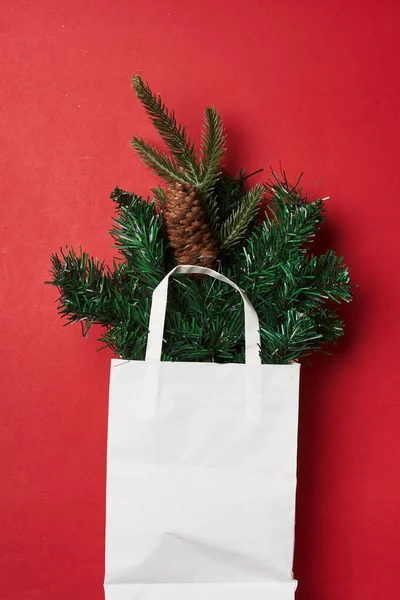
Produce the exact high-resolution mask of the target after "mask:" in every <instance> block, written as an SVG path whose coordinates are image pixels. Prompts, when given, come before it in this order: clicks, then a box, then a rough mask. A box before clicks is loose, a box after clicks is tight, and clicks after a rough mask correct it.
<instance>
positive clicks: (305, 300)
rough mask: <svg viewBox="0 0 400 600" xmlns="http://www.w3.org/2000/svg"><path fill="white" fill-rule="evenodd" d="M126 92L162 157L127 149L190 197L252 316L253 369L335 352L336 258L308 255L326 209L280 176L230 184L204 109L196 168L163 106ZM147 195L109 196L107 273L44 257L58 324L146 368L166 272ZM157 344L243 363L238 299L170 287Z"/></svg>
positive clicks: (157, 218)
mask: <svg viewBox="0 0 400 600" xmlns="http://www.w3.org/2000/svg"><path fill="white" fill-rule="evenodd" d="M133 87H134V90H135V92H136V94H137V96H138V98H139V100H140V101H141V102H142V104H143V105H144V108H145V110H146V112H147V114H148V115H149V117H150V118H151V120H152V121H153V123H154V125H155V127H156V128H157V130H158V132H159V133H160V135H161V137H162V139H163V140H164V142H165V144H166V146H167V148H168V150H169V151H170V153H171V156H168V155H166V154H162V153H161V152H160V151H158V150H157V149H155V148H154V147H153V146H152V145H150V144H147V142H144V141H143V140H141V138H134V139H133V141H132V145H133V147H134V149H135V150H136V152H137V153H138V155H139V156H140V157H141V158H142V159H143V160H144V161H145V163H146V164H147V165H149V166H150V167H151V168H152V169H153V170H154V171H155V172H157V173H158V174H159V175H160V176H161V177H162V178H163V179H164V181H166V182H167V183H176V182H182V183H188V184H191V185H195V186H197V189H198V190H200V191H199V193H200V195H201V198H202V200H203V201H204V205H205V206H206V207H207V208H208V213H209V215H210V221H211V224H212V226H213V228H214V232H215V234H216V237H217V239H218V241H219V246H220V261H219V264H218V269H219V270H220V271H221V272H223V273H224V274H225V275H226V276H227V277H229V278H231V279H232V280H233V281H234V282H235V283H237V284H238V285H239V286H240V287H241V288H242V289H243V290H244V291H245V293H246V294H247V295H248V297H249V299H250V300H251V302H252V303H253V305H254V307H255V309H256V311H257V313H258V315H259V319H260V334H261V342H262V348H261V357H262V360H263V362H264V363H283V364H285V363H289V362H291V361H293V360H298V359H299V358H302V357H304V356H308V355H309V354H310V353H311V352H313V351H318V350H321V349H323V348H324V346H325V344H330V343H335V342H336V341H337V339H338V338H339V337H340V336H341V335H342V333H343V322H342V321H341V320H340V318H339V317H338V314H337V308H336V306H337V305H338V304H339V303H341V302H349V301H350V300H351V298H352V286H351V281H350V276H349V272H348V269H347V268H346V266H345V265H344V264H343V262H342V258H341V257H338V256H336V255H335V253H334V252H332V251H329V252H326V253H325V254H323V255H320V256H315V255H314V254H313V253H312V252H311V245H312V242H313V239H314V237H315V235H316V233H317V232H318V230H319V228H320V226H321V223H322V221H323V219H324V216H325V206H324V204H325V203H324V200H323V199H317V200H314V201H312V202H311V201H308V199H307V197H306V195H305V194H304V193H303V190H302V188H301V187H300V181H298V182H297V183H296V184H295V185H291V184H290V183H289V182H288V181H287V178H286V174H285V173H282V174H281V175H277V174H276V173H272V178H271V180H270V181H269V182H267V183H266V184H264V185H260V184H256V185H254V186H253V187H248V186H247V179H248V177H249V176H247V177H246V176H245V172H244V171H243V170H241V171H240V172H239V173H238V174H237V175H236V176H232V175H230V174H229V173H228V172H227V171H226V170H225V169H223V167H222V164H221V161H222V158H223V155H224V152H225V133H224V128H223V124H222V120H221V118H220V117H219V115H218V114H217V112H216V111H215V109H214V108H209V109H206V111H205V113H204V129H203V135H202V144H201V151H200V157H199V156H198V154H197V151H196V149H195V146H194V144H193V142H192V141H191V140H190V139H189V138H188V136H187V133H186V128H185V127H182V126H180V125H178V123H177V121H176V118H175V115H174V112H173V111H168V109H167V108H166V107H165V105H164V103H163V102H162V100H161V98H160V97H159V96H157V95H155V94H153V93H152V91H151V89H150V87H149V86H148V85H147V84H144V83H143V82H142V80H141V78H140V77H139V76H136V77H135V78H134V79H133ZM151 192H152V194H153V196H154V200H153V201H147V200H144V199H143V198H141V197H139V196H137V195H135V194H133V193H130V192H126V191H124V190H121V189H119V188H115V190H114V191H113V192H112V194H111V198H112V200H113V201H114V202H115V205H116V215H115V218H114V223H113V227H112V229H111V235H112V237H113V239H114V242H115V248H116V249H117V251H118V258H116V259H115V261H114V263H113V265H112V267H107V266H106V265H105V264H104V263H102V262H99V261H98V260H97V259H94V258H93V257H90V256H89V255H87V254H86V253H84V252H82V251H80V252H79V253H76V252H75V251H74V250H73V249H68V248H67V249H66V250H61V252H60V254H54V255H53V256H52V258H51V261H52V269H51V273H52V279H51V281H50V282H49V283H51V284H52V285H55V286H57V287H58V289H59V291H60V298H59V312H60V314H61V316H63V317H65V318H66V320H67V322H68V323H76V322H81V323H82V325H83V330H84V333H87V331H88V329H89V327H90V326H91V324H93V323H98V324H101V325H103V326H104V328H105V329H104V334H103V336H102V337H101V338H100V339H101V341H102V342H103V343H104V344H105V345H107V346H109V347H111V348H112V349H113V350H114V352H115V353H116V354H117V355H120V356H121V357H122V358H125V359H136V360H137V359H140V360H142V359H143V358H144V354H145V347H146V341H147V328H148V321H149V311H150V305H151V294H152V292H153V290H154V288H155V287H156V285H157V284H158V283H159V282H160V281H161V279H162V278H163V277H164V275H165V274H166V273H167V272H168V271H169V270H170V269H171V268H172V267H173V266H174V264H175V262H174V256H173V253H172V252H171V249H170V248H169V247H168V239H167V236H166V232H165V228H164V225H163V217H162V205H163V203H164V202H165V190H164V188H163V187H161V186H158V187H157V188H154V189H153V190H151ZM261 206H264V207H265V208H264V213H263V214H262V215H260V207H261ZM260 216H261V218H260ZM164 337H165V343H164V347H163V360H172V361H176V360H182V361H216V362H242V361H243V360H244V318H243V307H242V305H241V299H240V296H239V295H238V294H237V292H235V291H234V290H233V289H232V288H230V287H229V286H227V285H225V284H224V283H222V282H219V281H215V280H212V279H209V278H204V279H191V278H189V277H187V276H183V275H180V276H178V277H176V278H174V279H173V280H172V281H171V285H170V293H169V304H168V309H167V316H166V326H165V336H164Z"/></svg>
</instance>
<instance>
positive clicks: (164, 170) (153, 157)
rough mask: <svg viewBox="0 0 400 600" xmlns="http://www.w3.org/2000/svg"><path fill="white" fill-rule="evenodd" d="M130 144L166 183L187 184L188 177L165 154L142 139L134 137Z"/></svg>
mask: <svg viewBox="0 0 400 600" xmlns="http://www.w3.org/2000/svg"><path fill="white" fill-rule="evenodd" d="M130 144H131V146H132V148H133V149H134V150H135V152H136V154H137V156H138V157H139V158H140V159H141V160H142V161H143V162H144V163H145V164H146V165H147V166H148V167H149V169H151V170H152V171H153V172H154V173H155V174H156V175H158V176H159V177H161V178H162V179H164V181H166V182H167V183H175V182H177V181H179V183H186V182H187V176H186V175H185V173H183V172H182V170H181V169H180V168H179V166H178V164H177V162H176V161H175V160H174V159H173V158H171V157H170V156H168V155H167V154H164V153H163V152H161V151H160V150H158V149H157V148H156V147H155V146H153V145H152V144H149V143H148V142H145V141H144V140H143V139H142V138H138V137H134V138H133V140H132V141H131V142H130Z"/></svg>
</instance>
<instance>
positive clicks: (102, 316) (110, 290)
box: [47, 248, 134, 331]
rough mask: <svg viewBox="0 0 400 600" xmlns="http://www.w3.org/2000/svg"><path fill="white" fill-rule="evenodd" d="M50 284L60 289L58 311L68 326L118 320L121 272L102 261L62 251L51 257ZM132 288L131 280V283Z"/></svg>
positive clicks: (102, 323)
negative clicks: (110, 268)
mask: <svg viewBox="0 0 400 600" xmlns="http://www.w3.org/2000/svg"><path fill="white" fill-rule="evenodd" d="M50 272H51V275H52V281H49V282H47V283H50V284H52V285H54V286H56V287H57V288H58V289H59V292H60V297H59V299H58V310H59V313H60V315H61V316H62V317H65V318H66V319H67V322H68V323H77V322H82V323H83V322H85V323H86V327H85V330H86V331H87V330H88V329H89V327H90V325H91V324H93V323H97V324H101V325H110V324H111V323H114V322H115V320H116V319H117V311H116V308H115V304H114V297H115V290H116V288H118V286H119V283H120V280H121V279H122V278H123V273H122V272H120V271H118V270H116V271H114V273H113V272H111V271H110V270H109V269H108V268H107V267H106V266H105V265H104V262H100V261H99V260H98V259H97V258H93V257H91V256H89V254H87V253H86V252H83V251H82V250H80V252H79V254H77V253H76V252H75V250H74V249H68V248H67V249H66V250H65V251H64V250H62V249H61V251H60V255H58V254H53V255H52V256H51V271H50ZM131 285H132V287H133V286H134V281H132V282H131Z"/></svg>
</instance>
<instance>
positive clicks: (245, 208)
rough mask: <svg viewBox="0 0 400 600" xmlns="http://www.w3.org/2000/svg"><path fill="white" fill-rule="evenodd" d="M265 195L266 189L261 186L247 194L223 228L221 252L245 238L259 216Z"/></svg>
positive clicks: (257, 185) (258, 185)
mask: <svg viewBox="0 0 400 600" xmlns="http://www.w3.org/2000/svg"><path fill="white" fill-rule="evenodd" d="M263 195H264V188H263V187H262V185H260V184H256V185H255V186H254V187H253V188H251V189H250V190H248V191H247V192H246V194H245V195H244V196H243V198H242V199H241V201H240V203H239V204H238V206H237V207H236V208H235V209H234V210H233V211H232V213H231V214H230V216H229V217H228V218H227V219H226V220H225V221H224V223H223V224H222V226H221V231H220V239H219V241H220V248H221V250H228V249H231V248H232V247H233V246H235V245H236V244H238V243H239V242H240V241H241V240H242V239H243V238H244V237H245V235H246V233H247V230H248V228H249V226H250V224H251V223H252V221H254V219H255V217H256V216H257V213H258V210H259V206H260V203H261V199H262V197H263Z"/></svg>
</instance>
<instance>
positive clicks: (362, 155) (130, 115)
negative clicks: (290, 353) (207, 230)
mask: <svg viewBox="0 0 400 600" xmlns="http://www.w3.org/2000/svg"><path fill="white" fill-rule="evenodd" d="M399 16H400V4H399V3H398V2H397V1H396V0H392V1H389V0H379V1H377V0H365V1H364V2H355V1H351V0H350V1H349V0H346V1H343V0H328V1H327V0H325V1H324V2H318V1H316V0H314V1H313V0H302V1H301V2H298V1H297V0H286V1H281V2H279V1H276V0H268V1H266V2H261V1H257V0H247V1H246V2H239V1H238V2H232V1H231V2H228V1H222V0H212V1H209V0H202V1H201V2H200V1H199V0H195V1H193V2H187V1H185V2H184V1H183V0H178V1H177V0H175V1H171V2H164V1H161V0H152V1H148V0H135V1H131V2H128V1H124V0H117V1H112V0H109V1H101V0H97V1H96V2H95V1H94V0H93V1H89V2H74V1H71V0H70V1H69V2H67V1H66V0H57V1H56V2H54V1H50V0H13V1H8V2H5V3H3V5H2V17H1V41H2V51H1V88H2V89H1V95H2V108H1V130H2V140H3V147H2V152H1V164H2V172H1V186H2V194H1V196H2V198H1V200H2V206H3V211H2V212H3V218H2V224H1V228H2V230H1V237H0V243H1V253H0V259H1V287H2V294H1V341H2V354H1V366H2V375H1V377H2V384H1V390H2V401H1V412H0V418H1V422H2V424H1V445H2V449H1V452H0V457H1V474H2V477H1V492H0V502H1V504H0V513H1V519H2V521H3V522H2V526H1V529H0V531H1V533H0V538H1V540H0V544H1V550H0V556H1V573H0V588H1V589H0V598H1V599H2V600H3V599H4V600H54V599H57V600H70V599H71V598H73V599H74V600H87V599H88V598H90V599H91V600H100V599H101V598H102V577H103V555H104V493H105V444H106V419H107V394H108V378H109V360H110V357H111V353H110V352H109V351H108V350H106V351H103V352H100V353H96V348H97V347H98V343H97V341H96V333H98V332H97V331H93V333H92V334H91V337H90V339H89V340H83V339H81V337H80V328H79V327H78V326H76V327H67V328H63V327H62V322H61V320H60V319H59V317H58V315H57V313H56V307H55V305H54V301H55V299H56V291H55V290H54V289H53V288H51V287H49V286H47V287H46V286H44V285H43V282H44V280H45V279H46V278H47V277H48V273H47V272H48V267H49V255H50V253H51V252H52V251H55V250H57V249H58V248H59V246H60V245H66V244H72V245H75V246H78V245H79V244H82V245H83V246H84V248H85V249H86V250H87V251H89V252H90V253H93V254H94V255H96V256H99V257H107V258H110V257H111V256H112V251H111V250H110V249H109V246H110V244H111V240H110V237H109V235H108V229H109V227H110V224H111V216H112V211H113V206H112V202H111V201H110V200H109V193H110V191H111V190H112V189H113V187H114V186H115V185H116V184H118V185H120V186H121V187H125V188H127V189H133V190H135V191H137V192H138V193H142V194H146V192H147V190H148V188H149V186H150V185H152V184H154V181H155V180H154V178H153V177H152V176H150V175H149V174H148V172H147V171H146V170H145V168H144V167H143V166H141V164H139V162H138V160H137V159H136V158H135V157H134V155H133V153H132V151H131V149H130V148H129V147H128V144H127V141H128V140H129V139H130V138H131V136H132V134H133V133H135V134H139V135H143V136H145V137H147V138H149V139H150V140H152V141H156V134H155V132H154V131H153V130H152V128H151V126H150V124H149V122H148V121H147V120H146V117H145V115H144V112H143V110H142V109H141V106H140V105H139V103H138V101H137V100H136V99H135V98H134V95H133V93H132V92H131V89H130V77H131V75H133V74H134V73H135V72H138V71H141V72H142V73H143V75H144V77H145V78H146V79H148V80H149V81H150V82H151V84H152V86H153V88H154V89H155V90H156V91H160V92H162V93H163V97H164V99H165V101H166V102H167V103H168V104H169V105H170V106H172V107H174V108H175V109H176V112H177V115H178V118H179V119H180V120H183V121H187V123H188V125H189V130H190V131H191V132H194V136H195V137H196V139H198V137H199V129H200V121H201V111H202V109H203V107H204V106H206V105H207V104H210V103H214V104H215V105H216V106H217V107H218V109H219V111H220V112H221V113H222V115H223V117H224V119H225V122H226V125H227V128H228V133H229V154H228V165H229V166H230V167H231V168H232V169H238V168H239V167H241V166H244V167H246V168H247V169H248V172H249V171H250V170H256V169H258V168H260V167H266V168H268V167H269V165H272V166H274V167H275V168H278V166H279V161H280V160H281V161H282V163H283V165H284V167H285V169H286V170H287V172H288V174H289V177H291V178H293V179H294V178H296V177H297V175H298V174H299V173H300V172H301V171H303V170H304V171H305V176H304V184H305V186H306V189H307V190H308V192H309V194H310V195H311V196H314V195H321V194H322V195H329V196H331V200H330V201H329V213H328V223H327V225H326V227H325V229H324V235H323V236H322V237H323V241H322V243H321V247H324V246H331V247H333V248H334V249H335V250H336V251H337V252H338V253H340V254H344V255H345V258H346V262H347V263H348V265H349V267H350V268H351V271H352V275H353V278H354V282H355V283H357V284H359V289H358V290H357V292H356V295H355V300H354V303H353V305H350V306H348V307H345V309H344V310H343V311H342V313H343V316H344V318H345V319H346V322H347V337H346V339H344V340H343V341H342V342H341V343H340V345H339V347H338V348H337V349H335V350H334V354H333V357H318V358H317V359H315V361H314V367H313V368H309V367H307V366H305V367H304V369H303V374H302V388H301V410H300V432H299V434H300V438H299V472H298V475H299V484H298V510H297V531H296V556H295V574H296V576H297V577H298V579H299V581H300V586H299V591H298V596H297V598H298V600H314V599H315V600H321V599H324V600H343V599H346V600H347V599H352V600H372V599H375V598H385V599H387V600H390V599H393V600H394V599H397V598H399V597H400V584H399V574H398V572H399V567H400V564H399V544H400V535H399V531H400V510H399V506H400V502H399V500H400V498H399V492H400V481H399V458H400V457H399V448H400V442H399V433H400V429H399V395H398V389H399V383H400V382H399V371H400V370H399V369H398V367H397V359H398V338H399V334H400V331H399V312H398V296H399V291H400V289H399V278H398V248H397V244H398V242H397V236H398V232H399V225H398V223H399V198H398V190H397V181H396V175H397V172H398V164H399V158H400V157H399V151H398V143H399V133H400V131H399V99H398V96H399V92H400V86H399V79H398V56H399V47H398V37H399V33H398V32H399V25H400V23H399Z"/></svg>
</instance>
